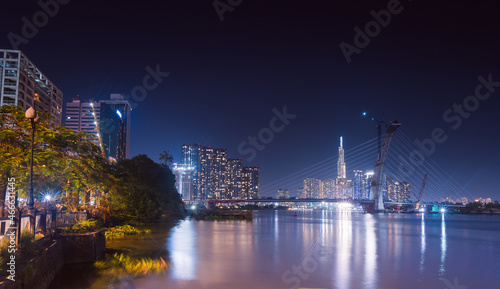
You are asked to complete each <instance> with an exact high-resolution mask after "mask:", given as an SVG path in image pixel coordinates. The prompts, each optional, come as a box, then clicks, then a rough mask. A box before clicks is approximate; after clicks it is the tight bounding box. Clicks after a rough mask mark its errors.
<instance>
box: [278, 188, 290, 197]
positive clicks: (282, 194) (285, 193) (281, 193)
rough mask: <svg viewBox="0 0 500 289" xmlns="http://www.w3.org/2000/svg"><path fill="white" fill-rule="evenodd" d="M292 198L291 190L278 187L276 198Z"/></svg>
mask: <svg viewBox="0 0 500 289" xmlns="http://www.w3.org/2000/svg"><path fill="white" fill-rule="evenodd" d="M289 198H290V192H289V191H288V189H278V192H277V193H276V199H289Z"/></svg>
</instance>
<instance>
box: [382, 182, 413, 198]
mask: <svg viewBox="0 0 500 289" xmlns="http://www.w3.org/2000/svg"><path fill="white" fill-rule="evenodd" d="M387 199H388V200H389V201H395V202H408V201H410V183H408V182H398V181H394V180H393V179H392V178H390V177H387Z"/></svg>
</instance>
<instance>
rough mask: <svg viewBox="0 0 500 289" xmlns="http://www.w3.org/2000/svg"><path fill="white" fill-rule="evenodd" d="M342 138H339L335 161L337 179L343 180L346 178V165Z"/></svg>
mask: <svg viewBox="0 0 500 289" xmlns="http://www.w3.org/2000/svg"><path fill="white" fill-rule="evenodd" d="M342 142H343V140H342V137H340V146H339V158H338V160H337V179H345V178H347V177H346V165H345V160H344V145H343V143H342Z"/></svg>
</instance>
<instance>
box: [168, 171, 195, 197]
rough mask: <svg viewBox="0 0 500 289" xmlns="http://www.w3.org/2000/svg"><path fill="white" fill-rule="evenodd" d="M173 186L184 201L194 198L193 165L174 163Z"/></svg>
mask: <svg viewBox="0 0 500 289" xmlns="http://www.w3.org/2000/svg"><path fill="white" fill-rule="evenodd" d="M173 172H174V175H175V186H176V187H177V192H179V194H180V195H181V197H182V199H183V200H184V201H193V200H194V182H193V178H194V177H193V176H194V172H195V170H194V167H190V166H187V165H182V164H180V165H178V164H174V167H173Z"/></svg>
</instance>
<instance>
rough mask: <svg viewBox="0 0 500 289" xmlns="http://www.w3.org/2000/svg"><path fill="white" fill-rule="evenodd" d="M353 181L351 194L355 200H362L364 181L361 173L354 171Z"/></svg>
mask: <svg viewBox="0 0 500 289" xmlns="http://www.w3.org/2000/svg"><path fill="white" fill-rule="evenodd" d="M353 172H354V179H353V180H352V187H353V194H354V199H355V200H362V199H364V194H365V187H366V184H365V182H366V179H365V175H364V174H363V171H361V170H354V171H353Z"/></svg>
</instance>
